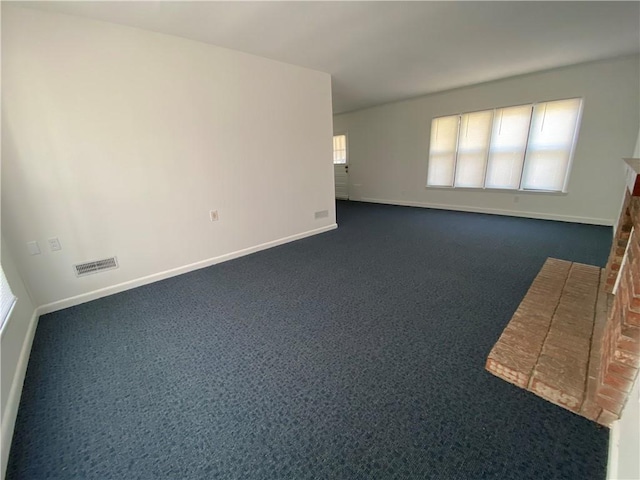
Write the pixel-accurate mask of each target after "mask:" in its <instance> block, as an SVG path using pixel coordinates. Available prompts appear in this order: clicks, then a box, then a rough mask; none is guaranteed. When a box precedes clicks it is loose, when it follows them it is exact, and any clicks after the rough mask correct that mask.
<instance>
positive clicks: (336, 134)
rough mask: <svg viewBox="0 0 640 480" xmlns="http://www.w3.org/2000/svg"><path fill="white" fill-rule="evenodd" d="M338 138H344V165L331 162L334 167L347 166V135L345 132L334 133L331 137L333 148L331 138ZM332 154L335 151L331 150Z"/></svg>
mask: <svg viewBox="0 0 640 480" xmlns="http://www.w3.org/2000/svg"><path fill="white" fill-rule="evenodd" d="M339 136H344V163H335V162H333V166H334V167H335V166H336V165H338V166H339V165H349V134H348V133H347V132H335V133H334V134H333V135H332V137H331V141H332V143H331V145H332V147H333V138H334V137H339ZM333 153H335V150H333Z"/></svg>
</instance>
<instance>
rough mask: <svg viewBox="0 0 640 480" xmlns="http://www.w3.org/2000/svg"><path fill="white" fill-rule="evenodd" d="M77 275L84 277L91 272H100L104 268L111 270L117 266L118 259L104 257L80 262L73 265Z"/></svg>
mask: <svg viewBox="0 0 640 480" xmlns="http://www.w3.org/2000/svg"><path fill="white" fill-rule="evenodd" d="M73 268H74V270H75V272H76V276H77V277H84V276H85V275H91V274H92V273H98V272H102V271H104V270H112V269H114V268H118V260H117V259H116V257H111V258H105V259H104V260H96V261H95V262H86V263H80V264H78V265H74V266H73Z"/></svg>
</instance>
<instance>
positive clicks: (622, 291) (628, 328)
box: [594, 159, 640, 424]
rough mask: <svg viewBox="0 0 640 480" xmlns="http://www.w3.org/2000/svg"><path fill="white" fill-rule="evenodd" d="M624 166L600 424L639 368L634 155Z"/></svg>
mask: <svg viewBox="0 0 640 480" xmlns="http://www.w3.org/2000/svg"><path fill="white" fill-rule="evenodd" d="M625 169H626V180H627V188H626V190H625V198H624V202H623V206H622V211H621V213H620V218H619V220H618V226H617V228H616V233H615V237H614V240H613V244H612V246H611V253H610V254H609V261H608V262H607V268H606V284H605V286H604V288H605V291H606V292H607V293H610V294H612V295H613V296H612V298H611V301H610V307H609V308H608V310H607V313H608V315H607V321H606V324H605V328H604V332H603V335H602V340H601V342H602V351H601V360H600V372H599V377H598V380H599V383H598V387H597V397H596V403H597V404H598V405H599V406H600V407H601V408H602V413H601V415H602V417H603V418H602V420H604V421H603V422H602V423H605V424H610V422H611V421H613V420H616V419H618V418H619V417H620V413H621V412H622V409H623V407H624V405H625V403H626V401H627V398H628V396H629V393H630V392H631V389H632V387H633V382H634V379H635V378H636V377H637V375H638V369H639V368H640V159H626V160H625ZM594 340H597V339H594Z"/></svg>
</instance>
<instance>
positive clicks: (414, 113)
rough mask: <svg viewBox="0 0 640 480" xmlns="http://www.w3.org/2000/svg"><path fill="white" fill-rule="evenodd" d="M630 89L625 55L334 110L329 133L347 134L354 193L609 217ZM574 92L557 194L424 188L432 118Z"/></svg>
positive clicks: (632, 121) (627, 137)
mask: <svg viewBox="0 0 640 480" xmlns="http://www.w3.org/2000/svg"><path fill="white" fill-rule="evenodd" d="M639 95H640V67H639V62H638V56H637V55H635V56H628V57H622V58H617V59H611V60H607V61H601V62H596V63H590V64H582V65H577V66H572V67H567V68H562V69H558V70H552V71H548V72H540V73H535V74H530V75H524V76H520V77H515V78H509V79H504V80H500V81H496V82H491V83H486V84H481V85H476V86H472V87H467V88H461V89H457V90H452V91H449V92H444V93H439V94H434V95H428V96H425V97H420V98H416V99H413V100H407V101H403V102H397V103H391V104H387V105H382V106H379V107H374V108H369V109H365V110H360V111H356V112H353V113H347V114H343V115H337V116H335V117H334V132H335V133H343V132H347V133H348V139H349V161H350V167H349V194H350V197H351V198H352V199H354V200H364V201H379V202H384V203H394V204H406V205H417V206H431V207H437V208H450V209H454V210H468V211H481V212H487V213H505V214H511V215H519V216H531V217H540V218H549V219H560V220H567V221H579V222H585V223H599V224H608V225H610V224H612V223H613V222H614V220H615V218H616V215H617V211H618V208H619V206H620V205H619V203H620V198H619V192H620V191H621V190H622V189H623V174H622V172H623V170H622V161H621V158H623V157H628V156H629V155H631V153H632V152H633V148H634V145H635V141H636V136H637V135H638V129H639V125H640V118H639V117H640V112H639V109H638V105H639V103H640V98H639ZM576 96H580V97H584V113H583V119H582V127H581V130H580V135H579V140H578V144H577V149H576V154H575V158H574V163H573V169H572V172H571V176H570V181H569V185H568V193H567V194H566V195H549V194H533V193H520V192H518V193H517V194H514V192H488V191H460V190H455V191H454V190H452V189H434V188H429V189H427V188H425V185H426V178H427V158H428V152H429V131H430V127H431V120H432V118H434V117H437V116H441V115H447V114H453V113H459V112H465V111H474V110H482V109H488V108H492V107H500V106H508V105H517V104H522V103H528V102H534V101H543V100H553V99H561V98H570V97H576Z"/></svg>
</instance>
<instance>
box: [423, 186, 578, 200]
mask: <svg viewBox="0 0 640 480" xmlns="http://www.w3.org/2000/svg"><path fill="white" fill-rule="evenodd" d="M425 189H427V190H449V191H452V192H453V191H456V192H491V193H508V194H511V195H549V196H554V197H566V196H567V195H568V194H569V192H555V191H552V190H511V189H508V188H466V187H437V186H432V185H427V186H425Z"/></svg>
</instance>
